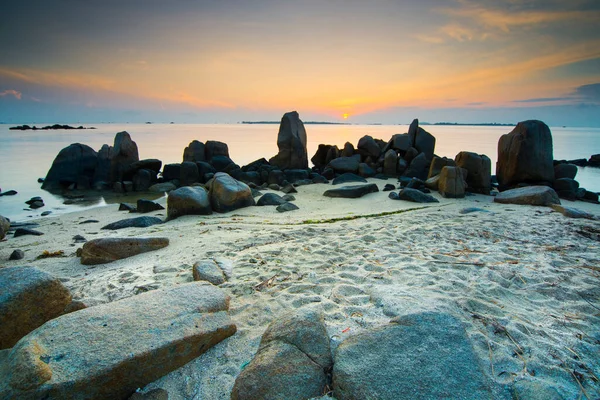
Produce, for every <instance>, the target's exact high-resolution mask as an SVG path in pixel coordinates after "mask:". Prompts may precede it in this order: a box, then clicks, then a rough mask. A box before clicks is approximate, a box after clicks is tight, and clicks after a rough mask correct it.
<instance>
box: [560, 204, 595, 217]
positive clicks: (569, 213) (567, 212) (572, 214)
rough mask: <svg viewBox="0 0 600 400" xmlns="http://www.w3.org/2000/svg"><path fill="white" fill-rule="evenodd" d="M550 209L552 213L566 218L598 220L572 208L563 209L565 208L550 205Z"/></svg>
mask: <svg viewBox="0 0 600 400" xmlns="http://www.w3.org/2000/svg"><path fill="white" fill-rule="evenodd" d="M550 208H552V209H553V210H554V211H556V212H559V213H561V214H562V215H564V216H565V217H568V218H584V219H596V220H597V219H599V218H598V217H596V216H594V215H592V214H590V213H588V212H585V211H582V210H579V209H577V208H574V207H565V206H561V205H560V204H551V205H550Z"/></svg>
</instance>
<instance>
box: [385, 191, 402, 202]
mask: <svg viewBox="0 0 600 400" xmlns="http://www.w3.org/2000/svg"><path fill="white" fill-rule="evenodd" d="M388 198H390V199H392V200H400V197H399V196H398V193H396V192H390V193H389V194H388Z"/></svg>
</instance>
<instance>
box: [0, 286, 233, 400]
mask: <svg viewBox="0 0 600 400" xmlns="http://www.w3.org/2000/svg"><path fill="white" fill-rule="evenodd" d="M228 308H229V298H228V297H227V296H226V295H225V294H224V293H223V292H222V291H221V290H219V289H218V288H216V287H214V286H212V285H208V284H203V283H198V282H193V283H188V284H183V285H179V286H175V287H172V288H170V289H165V290H155V291H151V292H148V293H142V294H140V295H137V296H133V297H130V298H127V299H124V300H119V301H115V302H112V303H108V304H102V305H97V306H94V307H90V308H86V309H84V310H80V311H76V312H73V313H70V314H66V315H63V316H61V317H59V318H57V319H54V320H52V321H50V322H48V323H46V324H45V325H43V326H42V327H40V328H38V329H37V330H36V331H34V332H32V333H31V334H30V335H28V336H27V338H25V339H23V340H21V341H20V342H19V343H18V344H17V345H16V346H15V347H14V348H13V349H12V350H11V352H10V353H9V355H8V357H7V360H6V371H5V375H4V376H5V377H6V379H2V381H1V382H0V397H2V398H15V399H16V398H18V399H25V400H28V399H42V398H49V399H124V398H127V397H128V396H130V395H131V394H132V393H133V392H134V391H135V390H136V389H137V388H139V387H144V386H145V385H146V384H148V383H150V382H152V381H154V380H156V379H158V378H160V377H161V376H163V375H165V374H167V373H169V372H171V371H173V370H175V369H177V368H179V367H181V366H183V365H184V364H186V363H187V362H189V361H191V360H192V359H194V358H196V357H198V356H200V355H201V354H202V353H204V352H205V351H207V350H208V349H209V348H211V347H212V346H214V345H215V344H217V343H219V342H221V341H222V340H224V339H225V338H227V337H229V336H231V335H233V334H234V333H235V331H236V327H235V325H234V324H233V323H232V322H231V320H230V319H229V316H228V315H227V310H228Z"/></svg>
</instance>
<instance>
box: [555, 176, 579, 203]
mask: <svg viewBox="0 0 600 400" xmlns="http://www.w3.org/2000/svg"><path fill="white" fill-rule="evenodd" d="M553 186H554V190H555V191H556V193H557V194H558V197H560V198H562V199H567V200H572V201H575V200H577V198H578V196H577V189H579V182H577V181H576V180H575V179H571V178H560V179H556V180H555V181H554V185H553ZM582 197H583V196H582Z"/></svg>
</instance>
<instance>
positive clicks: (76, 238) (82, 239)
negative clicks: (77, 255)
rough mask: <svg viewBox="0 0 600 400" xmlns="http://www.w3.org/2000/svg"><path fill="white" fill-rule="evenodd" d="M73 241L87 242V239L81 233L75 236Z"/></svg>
mask: <svg viewBox="0 0 600 400" xmlns="http://www.w3.org/2000/svg"><path fill="white" fill-rule="evenodd" d="M73 241H74V242H75V243H85V242H87V239H86V238H84V237H83V236H81V235H75V236H73Z"/></svg>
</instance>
